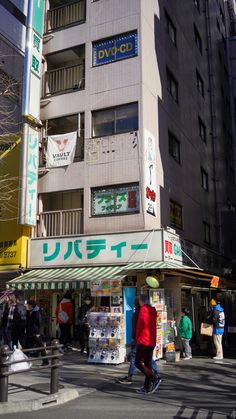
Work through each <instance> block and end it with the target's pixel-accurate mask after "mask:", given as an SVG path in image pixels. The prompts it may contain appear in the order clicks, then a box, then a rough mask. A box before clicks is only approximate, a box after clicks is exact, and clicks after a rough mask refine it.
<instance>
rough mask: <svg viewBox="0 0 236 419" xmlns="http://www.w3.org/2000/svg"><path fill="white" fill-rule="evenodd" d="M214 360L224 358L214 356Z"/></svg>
mask: <svg viewBox="0 0 236 419" xmlns="http://www.w3.org/2000/svg"><path fill="white" fill-rule="evenodd" d="M213 359H215V360H217V359H224V358H223V356H214V357H213Z"/></svg>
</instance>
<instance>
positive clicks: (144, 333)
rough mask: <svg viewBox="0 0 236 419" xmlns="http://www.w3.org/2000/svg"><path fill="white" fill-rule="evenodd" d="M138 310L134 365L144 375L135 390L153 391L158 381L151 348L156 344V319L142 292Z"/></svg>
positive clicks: (152, 308) (142, 391)
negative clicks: (141, 383)
mask: <svg viewBox="0 0 236 419" xmlns="http://www.w3.org/2000/svg"><path fill="white" fill-rule="evenodd" d="M139 304H140V312H139V316H138V320H137V325H136V333H135V341H136V343H137V349H136V357H135V366H136V368H138V369H139V370H140V371H141V372H142V373H143V374H144V375H145V381H144V386H143V387H142V388H141V389H139V390H137V393H139V394H150V393H154V392H155V391H156V389H157V388H158V387H159V384H160V381H159V379H158V378H156V377H155V375H154V374H153V371H152V357H153V350H154V348H155V346H156V319H157V313H156V309H155V308H154V307H151V306H150V304H149V301H148V297H147V296H146V295H144V294H142V295H141V296H140V298H139Z"/></svg>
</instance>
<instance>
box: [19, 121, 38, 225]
mask: <svg viewBox="0 0 236 419" xmlns="http://www.w3.org/2000/svg"><path fill="white" fill-rule="evenodd" d="M26 132H27V149H26V156H27V158H26V159H27V167H26V185H25V188H26V189H25V191H24V192H25V205H24V214H23V223H22V224H26V225H32V226H34V225H36V216H37V187H38V160H39V132H38V131H36V130H35V129H34V128H32V127H30V126H29V125H26Z"/></svg>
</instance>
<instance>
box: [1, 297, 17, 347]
mask: <svg viewBox="0 0 236 419" xmlns="http://www.w3.org/2000/svg"><path fill="white" fill-rule="evenodd" d="M8 298H9V299H8V302H7V303H6V306H5V310H4V312H3V316H2V322H1V326H2V329H3V342H4V345H8V346H9V349H10V350H12V349H13V347H14V346H17V345H18V340H19V330H20V328H21V316H20V314H19V312H18V309H17V301H16V296H15V295H14V294H12V295H10V296H9V297H8Z"/></svg>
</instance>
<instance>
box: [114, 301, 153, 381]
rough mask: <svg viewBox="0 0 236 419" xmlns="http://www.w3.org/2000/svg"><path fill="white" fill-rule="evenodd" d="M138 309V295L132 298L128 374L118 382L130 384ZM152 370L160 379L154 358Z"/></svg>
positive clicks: (135, 347) (134, 354)
mask: <svg viewBox="0 0 236 419" xmlns="http://www.w3.org/2000/svg"><path fill="white" fill-rule="evenodd" d="M139 311H140V305H139V297H136V298H135V300H134V314H133V317H132V342H131V352H130V366H129V371H128V375H127V376H125V377H124V378H121V379H119V380H118V383H120V384H132V377H133V375H134V372H135V356H136V349H137V344H136V342H135V333H136V325H137V320H138V316H139ZM152 371H153V374H155V376H156V377H158V378H159V380H161V376H160V368H159V367H158V366H157V364H156V362H155V361H154V359H152Z"/></svg>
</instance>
